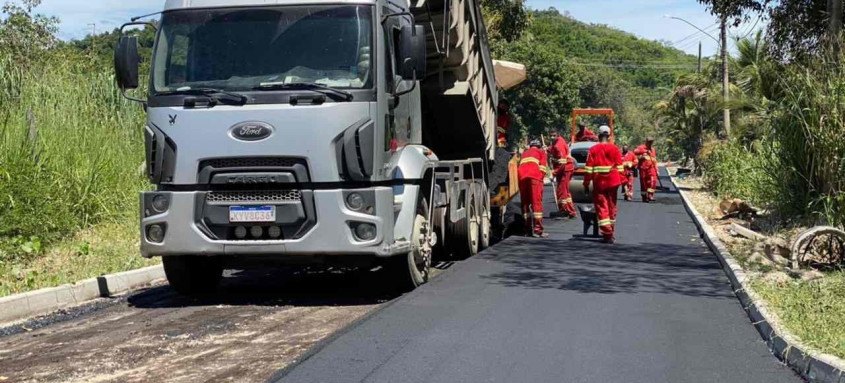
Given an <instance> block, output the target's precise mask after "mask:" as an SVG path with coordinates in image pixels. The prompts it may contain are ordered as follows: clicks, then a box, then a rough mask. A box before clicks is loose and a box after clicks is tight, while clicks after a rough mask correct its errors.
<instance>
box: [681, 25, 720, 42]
mask: <svg viewBox="0 0 845 383" xmlns="http://www.w3.org/2000/svg"><path fill="white" fill-rule="evenodd" d="M717 29H719V23H715V24H713V25H711V26H709V27H706V28H704V29H703V30H704V32H707V33H713V32H715V31H716V30H717ZM701 34H702V32H701V31H695V33H693V34H691V35H689V36H687V37H684V38H683V39H680V40H678V41H676V42H674V43H672V45H678V44H681V43H683V42H684V41H687V40H689V39H691V38H694V37H697V36H699V35H701Z"/></svg>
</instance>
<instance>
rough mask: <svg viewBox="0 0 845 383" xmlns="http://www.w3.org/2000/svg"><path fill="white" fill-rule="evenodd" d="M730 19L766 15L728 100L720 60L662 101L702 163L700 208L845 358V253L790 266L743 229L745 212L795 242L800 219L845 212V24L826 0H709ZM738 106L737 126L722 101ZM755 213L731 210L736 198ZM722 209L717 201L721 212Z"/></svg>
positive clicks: (791, 319)
mask: <svg viewBox="0 0 845 383" xmlns="http://www.w3.org/2000/svg"><path fill="white" fill-rule="evenodd" d="M700 2H702V3H704V4H705V5H707V6H708V7H709V8H710V9H711V10H712V11H713V12H714V15H716V16H719V15H726V16H727V17H728V19H729V21H730V22H733V21H737V22H738V21H741V20H749V19H751V18H756V17H759V16H758V15H761V14H762V15H763V16H764V17H768V18H769V25H768V27H767V29H766V30H765V31H763V32H760V33H757V34H756V35H752V36H743V37H741V38H738V39H737V40H736V46H737V54H736V55H735V56H733V57H730V58H729V61H728V64H729V67H730V70H731V73H732V78H731V88H730V101H726V100H724V99H723V98H722V96H721V92H722V88H721V74H720V70H719V65H720V64H721V63H720V62H719V60H716V61H714V62H712V63H711V65H709V66H708V67H707V68H706V70H704V71H703V73H700V74H690V75H685V76H681V77H680V78H678V80H677V82H676V83H675V85H674V87H673V89H672V91H671V92H670V93H669V94H667V95H666V96H665V97H664V99H663V100H662V101H660V102H659V103H657V104H656V106H655V107H654V115H655V117H656V119H657V121H658V122H659V130H660V132H661V134H662V135H664V136H666V137H668V142H667V143H669V144H670V145H671V149H670V150H669V152H670V154H671V155H672V158H675V159H678V160H679V161H680V162H681V163H683V164H684V166H685V167H688V168H690V169H691V170H692V171H693V176H692V177H689V178H688V179H686V180H684V181H683V185H684V186H686V187H688V188H690V189H691V190H692V193H693V195H694V196H696V197H695V203H696V206H697V208H698V210H699V211H700V212H702V213H703V214H704V215H709V217H708V218H709V219H710V223H711V225H713V226H714V227H715V228H716V231H717V232H718V233H719V235H720V236H721V237H722V240H723V241H724V242H725V243H726V244H727V245H728V247H729V249H730V251H731V253H732V254H733V255H734V256H735V257H736V258H737V259H738V260H739V261H740V263H741V264H742V265H743V267H744V268H745V269H746V271H748V272H749V273H750V275H752V276H753V277H754V280H753V282H752V286H753V289H754V290H755V291H756V292H757V293H758V294H759V295H760V296H761V297H762V298H763V299H764V300H765V301H766V304H767V305H768V306H769V307H771V308H772V309H773V311H774V312H775V313H776V315H777V316H778V320H779V322H780V323H781V324H783V325H784V326H785V327H786V329H788V330H789V331H790V332H791V333H792V334H793V335H795V336H797V337H798V338H800V339H801V341H802V342H804V343H805V344H806V345H808V346H810V347H813V348H815V349H817V350H819V351H821V352H825V353H829V354H832V355H836V356H838V357H842V358H845V332H843V331H842V330H841V328H840V326H838V325H837V324H838V323H842V322H843V321H845V272H843V266H845V265H843V264H841V263H840V264H838V265H826V266H825V267H815V266H814V267H810V268H802V269H798V270H796V269H792V268H788V267H786V266H787V265H784V264H778V263H777V262H773V261H772V259H774V260H775V261H776V260H777V259H776V258H777V257H771V256H770V254H769V252H768V251H767V250H766V248H765V244H764V243H762V242H760V241H757V240H749V239H745V238H737V236H736V235H732V234H735V233H732V232H731V229H730V224H731V223H739V224H741V225H744V226H747V227H750V228H751V229H753V230H756V231H758V232H759V233H761V234H763V235H766V236H768V237H770V238H772V239H775V240H779V241H782V242H781V243H787V244H789V243H791V241H792V240H793V238H795V237H796V235H797V234H798V233H800V232H801V231H803V230H805V229H807V228H809V227H813V226H819V225H829V226H834V227H839V228H842V227H843V224H845V194H843V192H844V191H845V54H843V49H842V48H843V47H845V36H842V35H839V36H836V35H833V34H831V29H830V28H829V26H830V19H829V13H828V12H827V8H826V6H827V2H826V1H809V2H807V1H796V0H782V1H779V2H767V1H758V0H700ZM725 107H729V108H730V109H731V111H732V115H731V125H732V129H731V130H730V131H726V129H725V127H724V125H723V123H722V109H723V108H725ZM734 199H740V200H742V201H746V202H748V203H750V204H751V205H752V206H754V207H755V208H756V210H757V211H758V213H759V214H758V216H756V217H751V218H745V219H738V218H737V217H735V216H733V217H728V216H725V217H722V216H723V215H725V214H724V213H725V211H724V209H722V208H720V205H721V206H722V207H724V206H726V205H730V203H729V202H730V201H732V200H734ZM714 211H715V213H714Z"/></svg>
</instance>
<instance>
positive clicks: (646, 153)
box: [634, 145, 657, 202]
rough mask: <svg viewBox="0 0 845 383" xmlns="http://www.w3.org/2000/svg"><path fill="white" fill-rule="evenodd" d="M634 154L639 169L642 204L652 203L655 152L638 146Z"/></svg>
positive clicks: (655, 183) (655, 175)
mask: <svg viewBox="0 0 845 383" xmlns="http://www.w3.org/2000/svg"><path fill="white" fill-rule="evenodd" d="M634 154H635V155H636V156H637V158H639V166H638V167H639V169H640V189H642V190H640V192H641V193H642V196H643V202H651V201H654V193H655V192H656V191H657V190H656V189H657V151H655V150H654V148H653V147H652V148H651V149H649V148H648V147H647V146H646V145H640V146H639V147H638V148H637V150H634Z"/></svg>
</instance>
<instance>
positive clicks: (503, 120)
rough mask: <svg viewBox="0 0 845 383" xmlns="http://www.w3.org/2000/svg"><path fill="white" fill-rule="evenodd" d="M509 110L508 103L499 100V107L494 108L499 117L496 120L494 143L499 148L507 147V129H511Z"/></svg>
mask: <svg viewBox="0 0 845 383" xmlns="http://www.w3.org/2000/svg"><path fill="white" fill-rule="evenodd" d="M510 108H511V105H510V103H509V102H508V100H505V99H501V100H500V101H499V106H498V107H497V108H496V110H497V111H498V115H499V116H498V117H497V119H496V129H497V130H496V132H497V136H496V137H497V139H496V141H497V142H498V143H499V147H500V148H505V147H507V146H508V129H510V127H511V114H510Z"/></svg>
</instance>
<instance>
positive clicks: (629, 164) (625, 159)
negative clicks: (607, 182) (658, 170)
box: [622, 151, 637, 201]
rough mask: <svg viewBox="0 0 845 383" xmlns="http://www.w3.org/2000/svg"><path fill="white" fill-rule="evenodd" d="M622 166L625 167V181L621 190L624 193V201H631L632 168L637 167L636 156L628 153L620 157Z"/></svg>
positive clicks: (632, 192) (632, 187) (630, 152)
mask: <svg viewBox="0 0 845 383" xmlns="http://www.w3.org/2000/svg"><path fill="white" fill-rule="evenodd" d="M622 164H623V165H625V179H624V183H623V184H622V189H623V190H624V191H625V200H626V201H632V200H633V199H634V168H635V167H636V166H637V155H635V154H634V152H632V151H628V153H626V154H625V155H624V156H622Z"/></svg>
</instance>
